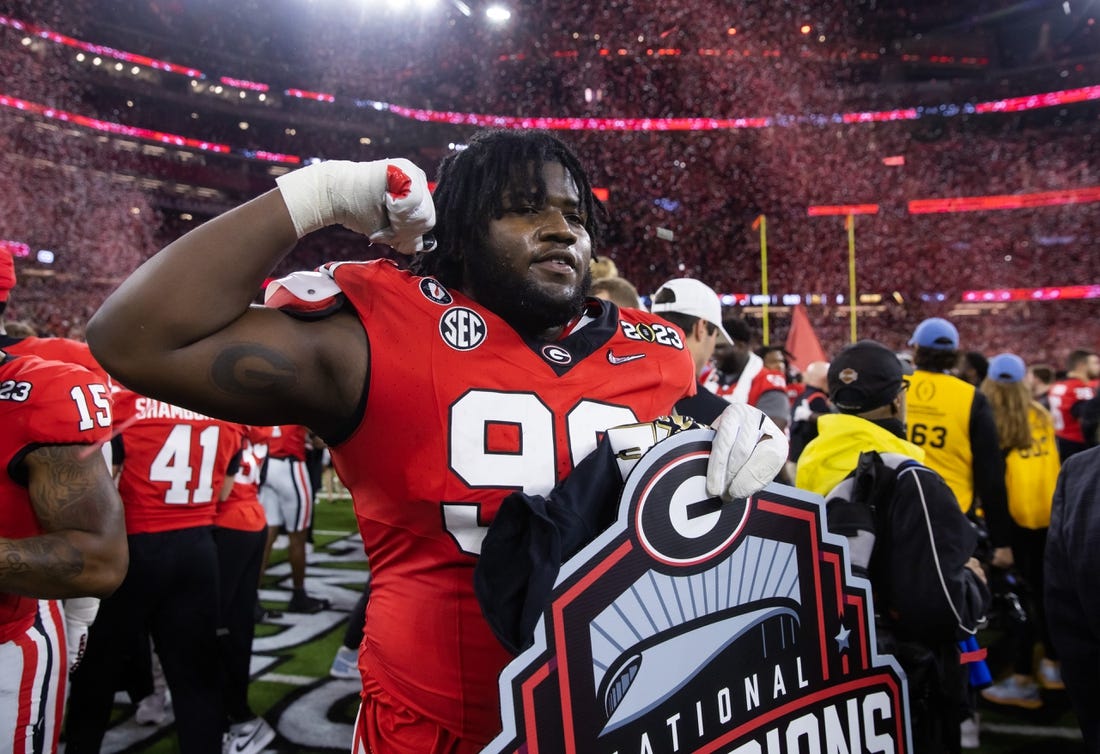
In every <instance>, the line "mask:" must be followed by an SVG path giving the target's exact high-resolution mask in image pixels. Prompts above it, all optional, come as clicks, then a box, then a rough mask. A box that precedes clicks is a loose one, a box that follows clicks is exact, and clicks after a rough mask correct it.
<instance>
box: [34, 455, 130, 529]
mask: <svg viewBox="0 0 1100 754" xmlns="http://www.w3.org/2000/svg"><path fill="white" fill-rule="evenodd" d="M89 447H90V446H86V445H46V446H43V447H41V448H36V449H35V450H34V451H33V452H32V453H31V454H29V455H28V456H27V462H28V464H33V466H34V467H35V471H36V473H33V474H31V476H30V483H29V487H28V491H29V492H30V497H31V505H33V506H34V513H35V516H37V517H38V522H39V524H41V526H42V528H43V529H44V530H45V531H47V532H51V531H59V530H62V529H77V530H81V531H89V532H98V531H100V530H101V529H102V528H103V526H104V524H105V522H106V521H109V520H111V518H112V517H114V516H117V515H118V510H117V507H118V505H119V504H118V502H117V496H118V493H117V492H116V491H115V490H114V489H113V487H114V484H113V482H112V481H111V475H110V472H109V471H108V469H107V465H106V464H105V463H104V462H103V457H102V456H101V455H100V454H99V453H98V452H92V453H89V452H88V449H89Z"/></svg>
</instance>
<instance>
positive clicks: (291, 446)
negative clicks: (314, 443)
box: [267, 424, 309, 461]
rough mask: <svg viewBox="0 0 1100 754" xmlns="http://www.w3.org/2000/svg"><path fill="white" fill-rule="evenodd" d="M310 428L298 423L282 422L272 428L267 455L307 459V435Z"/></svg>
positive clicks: (300, 459)
mask: <svg viewBox="0 0 1100 754" xmlns="http://www.w3.org/2000/svg"><path fill="white" fill-rule="evenodd" d="M308 435H309V430H308V429H306V428H305V427H302V426H300V425H297V424H280V425H278V426H275V427H272V428H271V437H270V438H269V439H268V441H267V455H268V456H269V457H271V458H297V459H298V460H299V461H304V460H306V437H307V436H308Z"/></svg>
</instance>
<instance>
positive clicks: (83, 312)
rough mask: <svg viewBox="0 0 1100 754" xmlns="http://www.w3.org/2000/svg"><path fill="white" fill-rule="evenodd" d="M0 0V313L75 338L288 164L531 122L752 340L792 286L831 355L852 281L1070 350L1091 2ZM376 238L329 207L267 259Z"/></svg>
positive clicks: (1085, 225)
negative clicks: (10, 276) (5, 260)
mask: <svg viewBox="0 0 1100 754" xmlns="http://www.w3.org/2000/svg"><path fill="white" fill-rule="evenodd" d="M5 7H6V8H8V10H6V11H4V13H3V14H2V15H0V66H2V68H3V70H4V71H5V75H4V78H3V81H4V83H3V91H0V161H2V165H3V171H4V175H5V176H6V180H5V181H4V182H3V184H2V186H3V188H2V194H0V206H2V207H3V209H4V211H3V212H0V240H2V242H4V243H8V244H11V245H12V248H14V249H15V250H16V255H17V264H18V268H19V274H20V285H19V288H18V289H17V291H16V292H15V294H14V295H13V297H12V301H11V304H10V305H9V308H8V319H10V320H27V321H29V322H30V323H32V324H33V326H34V327H36V328H37V329H38V330H39V331H40V332H41V333H42V334H51V335H64V336H77V337H79V336H80V334H81V330H82V326H83V323H84V322H85V321H86V320H87V318H88V317H89V316H90V315H91V313H92V312H94V311H95V309H96V308H97V307H98V306H99V304H100V303H101V302H102V300H103V299H104V297H105V296H106V295H107V293H109V292H110V291H111V290H112V289H113V288H114V286H116V285H117V283H118V282H119V281H120V280H121V279H122V278H123V277H125V276H126V275H127V274H128V273H129V272H130V271H131V270H133V269H134V268H135V267H136V266H137V265H138V264H139V263H140V262H141V261H142V260H144V259H145V258H147V257H148V256H150V255H151V254H152V253H154V252H155V251H156V250H157V249H158V248H160V247H161V246H163V245H164V244H165V243H167V242H168V241H170V240H171V239H173V238H175V237H176V236H178V235H180V234H181V233H183V232H184V231H186V230H188V229H189V228H191V227H194V226H195V225H196V224H198V223H201V222H203V221H204V220H206V219H208V218H210V217H211V216H213V215H216V214H218V213H220V212H223V211H225V210H227V209H229V208H230V207H232V206H235V205H237V204H239V203H240V202H241V201H243V200H244V199H247V198H249V197H252V196H255V195H257V194H259V193H261V192H263V191H265V190H267V189H269V188H271V187H272V186H273V185H274V177H275V176H277V175H279V174H281V173H284V172H286V171H288V170H291V169H293V168H295V167H297V166H300V165H302V164H304V163H308V162H309V161H311V160H318V159H350V160H372V159H379V158H383V157H408V158H410V159H412V160H413V161H414V162H416V163H417V164H418V165H420V166H421V167H423V168H424V169H425V170H426V171H427V172H428V173H429V175H431V174H432V173H433V172H434V170H435V168H436V166H437V165H438V163H439V161H440V160H441V159H442V158H443V157H444V156H445V155H446V154H448V153H449V152H450V151H452V150H458V149H462V146H463V142H464V141H465V140H466V139H467V138H468V137H469V135H470V134H471V133H473V132H474V131H475V130H477V129H480V128H486V127H544V128H553V129H558V133H560V134H561V135H562V136H563V137H564V138H566V139H568V140H569V141H570V142H571V143H572V144H574V145H575V146H576V148H577V149H578V151H579V153H580V154H581V156H582V158H583V159H584V161H585V162H586V164H588V165H589V166H590V167H591V173H592V178H593V185H594V186H596V187H598V189H599V193H600V196H601V198H602V199H603V200H604V204H605V206H606V209H607V216H606V218H605V227H604V234H603V240H602V244H601V246H600V253H601V254H603V255H605V256H608V257H610V258H612V259H613V260H614V261H615V263H616V265H617V267H618V269H619V271H620V273H621V274H622V275H623V276H624V277H626V278H627V279H629V280H630V281H631V282H633V283H634V284H635V285H636V286H637V288H638V290H639V291H641V292H643V293H649V292H652V291H653V290H655V289H656V287H657V286H658V285H660V284H661V282H663V281H664V280H666V279H668V278H671V277H680V276H690V277H696V278H699V279H701V280H703V281H705V282H707V283H708V284H710V285H711V286H712V287H714V288H715V289H716V290H718V291H720V292H721V293H724V294H728V295H729V298H728V299H727V300H726V302H727V303H728V304H730V305H731V306H733V307H741V308H743V309H744V310H745V312H746V314H747V315H749V316H750V317H752V318H753V321H754V322H755V323H756V326H757V328H758V331H759V330H760V329H761V328H762V327H763V326H764V323H765V322H767V323H768V324H767V326H768V328H769V335H770V338H771V340H773V341H776V340H780V339H781V338H782V337H783V335H784V333H785V329H786V328H787V326H788V322H789V318H788V314H787V313H788V311H789V307H790V306H791V305H792V304H795V303H802V304H804V305H806V306H807V310H808V313H809V315H810V319H811V321H812V322H813V324H814V327H815V329H816V331H817V334H818V336H819V338H820V339H821V341H822V343H823V344H824V346H825V348H826V350H827V351H830V352H831V351H833V350H835V349H836V348H839V347H840V346H841V345H843V344H844V343H846V342H847V341H848V339H849V337H850V334H851V333H850V321H849V314H850V304H851V303H852V300H853V298H852V293H853V291H854V292H855V302H856V305H857V312H858V315H859V318H858V328H859V330H858V333H859V337H875V338H878V339H880V340H882V341H883V342H884V343H886V344H888V345H891V346H892V347H897V348H901V347H903V345H904V341H905V339H906V338H907V336H908V334H909V333H910V332H911V331H912V327H913V325H915V323H917V322H918V321H920V320H921V319H923V318H925V317H928V316H950V317H951V318H952V319H953V320H954V321H955V322H957V324H958V325H959V330H960V332H961V335H962V344H963V348H965V349H974V350H979V351H983V352H986V353H995V352H997V351H999V350H1005V349H1011V350H1014V351H1016V352H1018V353H1021V354H1023V355H1025V356H1026V358H1027V359H1028V360H1029V361H1051V362H1053V363H1059V364H1060V363H1061V361H1062V360H1063V358H1064V356H1065V354H1066V353H1067V352H1068V351H1070V350H1071V349H1073V348H1076V347H1081V346H1082V345H1087V346H1089V347H1095V346H1096V345H1097V332H1096V326H1095V324H1094V319H1093V317H1094V315H1095V311H1096V309H1095V307H1096V303H1097V297H1100V254H1098V253H1096V251H1095V249H1094V248H1093V244H1094V242H1095V239H1096V238H1097V237H1100V174H1098V171H1100V122H1098V118H1100V28H1098V25H1097V17H1098V16H1100V6H1098V5H1097V3H1096V2H1094V0H1066V1H1065V2H1020V1H1019V0H977V1H974V2H957V1H951V0H919V1H918V0H859V1H858V2H854V1H853V2H842V1H841V0H822V1H820V2H808V1H805V0H803V2H787V3H781V4H780V3H750V2H744V1H743V0H742V1H738V2H724V3H700V2H690V3H682V4H680V3H675V4H669V3H664V2H657V1H656V0H613V1H612V2H608V3H586V2H577V1H576V0H560V1H559V2H555V3H537V4H535V3H514V4H513V5H512V7H511V8H505V7H504V6H502V5H492V6H491V5H490V4H489V3H488V2H484V1H483V0H435V2H429V1H428V0H422V1H418V2H412V1H411V0H408V1H406V2H403V3H397V2H381V0H378V1H377V2H368V0H362V2H358V3H337V2H333V1H332V0H277V1H276V2H260V0H242V2H232V3H227V2H222V1H220V0H66V1H64V2H62V1H61V0H35V1H34V2H27V1H26V0H20V1H18V2H13V3H9V4H5ZM507 11H510V16H508V15H507ZM506 16H507V17H506ZM760 218H764V222H763V223H761V222H759V220H760ZM765 245H766V251H767V253H766V255H765V254H764V253H763V249H762V246H765ZM384 252H385V250H384V249H379V248H377V247H374V248H371V247H370V246H369V244H368V242H367V240H366V239H365V238H363V237H361V236H357V235H355V234H352V233H350V232H347V231H344V230H342V229H339V228H336V229H328V230H326V231H324V232H321V233H318V234H315V235H314V236H312V237H310V238H309V239H307V240H306V241H305V242H303V243H302V244H300V245H299V247H298V248H297V249H296V250H295V251H294V252H293V254H292V255H291V256H290V257H288V259H287V260H285V261H284V263H283V266H282V267H281V268H280V270H284V271H285V270H290V269H295V268H298V269H300V268H309V267H312V266H315V265H316V264H318V263H320V262H321V261H325V260H334V259H354V258H365V257H370V256H377V255H379V254H381V253H384ZM850 260H854V279H853V277H851V276H850V272H852V268H851V267H850ZM226 263H227V264H232V260H231V259H227V260H226ZM212 274H215V273H214V272H212ZM765 274H766V277H765ZM765 294H766V295H765ZM765 304H766V305H767V309H766V311H767V313H768V318H765V317H764V316H763V315H764V312H765V308H764V305H765Z"/></svg>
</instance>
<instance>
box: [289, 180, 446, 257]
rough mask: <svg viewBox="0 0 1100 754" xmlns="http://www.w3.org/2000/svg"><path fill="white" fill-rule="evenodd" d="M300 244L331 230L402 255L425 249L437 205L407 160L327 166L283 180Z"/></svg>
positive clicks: (433, 222)
mask: <svg viewBox="0 0 1100 754" xmlns="http://www.w3.org/2000/svg"><path fill="white" fill-rule="evenodd" d="M275 182H276V183H277V184H278V186H279V192H280V193H281V194H282V197H283V202H284V203H285V204H286V207H287V209H288V210H289V211H290V218H291V220H293V221H294V230H295V232H297V234H298V238H301V237H302V236H305V235H306V234H308V233H312V232H313V231H315V230H319V229H321V228H325V227H328V226H329V225H336V224H339V225H343V226H344V227H346V228H349V229H351V230H354V231H356V232H357V233H362V234H363V235H365V236H369V237H370V239H371V240H372V241H378V242H380V243H385V244H389V245H390V246H392V247H393V248H394V249H396V250H397V251H398V252H400V253H402V254H414V253H416V252H417V251H421V250H422V249H423V248H424V245H423V235H424V234H425V233H427V232H428V231H430V230H431V229H432V227H433V226H434V225H435V205H434V204H432V196H431V192H430V191H428V179H427V177H426V176H425V175H424V171H422V170H421V169H420V168H418V167H417V166H416V165H414V164H412V163H411V162H409V161H408V160H405V159H393V160H376V161H374V162H350V161H347V160H329V161H327V162H318V163H314V164H313V165H309V166H307V167H304V168H301V169H299V170H294V171H292V172H290V173H286V174H285V175H281V176H279V177H278V178H277V179H276V180H275Z"/></svg>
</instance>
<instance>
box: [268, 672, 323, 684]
mask: <svg viewBox="0 0 1100 754" xmlns="http://www.w3.org/2000/svg"><path fill="white" fill-rule="evenodd" d="M255 680H257V681H267V682H268V683H285V684H286V685H288V686H308V685H309V684H311V683H316V682H317V676H312V675H291V674H289V673H264V674H263V675H261V676H260V677H259V678H256V679H255Z"/></svg>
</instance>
